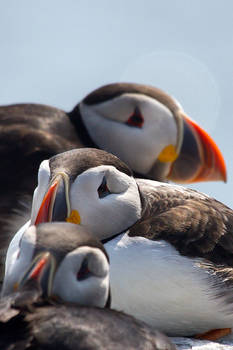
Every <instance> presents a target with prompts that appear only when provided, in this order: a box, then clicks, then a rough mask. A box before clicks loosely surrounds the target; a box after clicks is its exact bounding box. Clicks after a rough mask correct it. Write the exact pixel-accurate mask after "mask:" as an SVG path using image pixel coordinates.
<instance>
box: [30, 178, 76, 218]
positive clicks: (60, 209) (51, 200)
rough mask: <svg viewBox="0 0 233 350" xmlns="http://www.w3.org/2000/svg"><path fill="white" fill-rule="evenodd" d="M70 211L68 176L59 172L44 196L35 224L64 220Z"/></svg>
mask: <svg viewBox="0 0 233 350" xmlns="http://www.w3.org/2000/svg"><path fill="white" fill-rule="evenodd" d="M70 213H71V209H70V199H69V178H68V175H67V174H66V173H64V172H59V173H58V174H57V175H56V178H55V179H54V181H53V183H52V185H51V186H50V187H49V189H48V191H47V193H46V194H45V196H44V199H43V201H42V203H41V206H40V209H39V211H38V214H37V217H36V220H35V225H38V224H40V223H43V222H51V221H55V220H56V221H65V219H66V218H67V217H69V216H70Z"/></svg>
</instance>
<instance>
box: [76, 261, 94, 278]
mask: <svg viewBox="0 0 233 350" xmlns="http://www.w3.org/2000/svg"><path fill="white" fill-rule="evenodd" d="M90 276H91V272H90V270H89V268H88V261H87V259H84V260H83V262H82V265H81V267H80V269H79V271H78V273H77V280H79V281H83V280H85V279H86V278H88V277H90Z"/></svg>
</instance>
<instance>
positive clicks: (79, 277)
mask: <svg viewBox="0 0 233 350" xmlns="http://www.w3.org/2000/svg"><path fill="white" fill-rule="evenodd" d="M25 249H27V250H29V251H30V254H32V256H33V259H32V261H31V264H30V265H29V266H28V267H27V269H25V270H24V266H23V265H24V263H23V259H27V257H26V256H25ZM19 254H20V255H21V256H20V258H19V259H21V260H20V262H21V267H22V270H21V272H23V271H24V273H23V274H21V278H20V279H19V280H18V281H19V283H18V286H17V287H16V286H15V292H14V293H12V294H8V295H7V296H5V297H3V298H2V299H1V300H0V347H1V349H2V350H4V349H17V350H18V349H22V350H24V349H28V348H30V349H35V350H37V349H38V350H39V349H56V348H58V349H61V350H74V349H75V350H76V349H80V350H82V349H83V350H86V349H90V350H91V349H93V350H94V349H95V350H96V349H97V350H98V349H101V350H102V349H113V350H114V349H116V350H117V349H123V348H125V349H136V348H137V349H141V350H142V349H148V350H149V349H151V350H164V349H167V350H175V349H176V347H175V345H173V344H172V343H171V342H170V340H169V339H168V338H167V337H166V336H165V335H163V334H161V333H160V332H158V331H156V330H154V329H153V328H151V327H149V326H147V325H146V324H145V323H143V322H141V321H139V320H136V319H135V318H133V317H131V316H129V315H127V314H124V313H122V312H118V311H115V310H112V309H110V308H109V305H110V287H109V259H108V255H107V253H106V251H105V249H104V247H103V245H102V244H101V243H100V242H99V241H98V240H97V239H95V238H94V237H93V236H92V235H91V234H90V233H89V232H88V231H86V230H85V229H84V228H83V227H82V226H77V225H74V224H71V223H62V222H59V223H45V224H41V225H38V226H37V227H35V226H31V227H30V228H29V229H28V230H27V231H26V232H25V234H24V236H23V237H22V241H21V247H20V251H19ZM15 277H16V278H17V276H15ZM18 278H19V275H18Z"/></svg>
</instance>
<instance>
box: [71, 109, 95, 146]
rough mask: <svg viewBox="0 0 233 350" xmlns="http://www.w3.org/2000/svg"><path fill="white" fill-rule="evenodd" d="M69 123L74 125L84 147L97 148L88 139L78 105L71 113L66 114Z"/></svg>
mask: <svg viewBox="0 0 233 350" xmlns="http://www.w3.org/2000/svg"><path fill="white" fill-rule="evenodd" d="M67 115H68V117H69V119H70V121H71V123H72V124H73V125H74V127H75V130H76V132H77V134H78V137H79V138H80V140H81V142H82V143H83V145H84V146H85V147H91V148H99V147H98V145H96V144H95V143H94V142H93V140H92V139H91V138H90V136H89V134H88V131H87V128H86V127H85V124H84V122H83V120H82V115H81V113H80V109H79V105H77V106H76V107H75V108H74V109H73V110H72V111H71V112H69V113H67Z"/></svg>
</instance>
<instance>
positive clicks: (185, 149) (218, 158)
mask: <svg viewBox="0 0 233 350" xmlns="http://www.w3.org/2000/svg"><path fill="white" fill-rule="evenodd" d="M180 115H181V117H182V118H183V123H184V128H183V130H184V132H183V144H182V146H181V150H180V154H179V156H178V158H177V159H176V160H175V162H174V163H173V164H172V167H171V170H170V173H169V176H168V178H169V179H171V180H172V181H175V182H180V183H181V182H182V183H194V182H200V181H224V182H226V181H227V171H226V165H225V161H224V158H223V156H222V153H221V152H220V150H219V148H218V146H217V145H216V143H215V142H214V140H213V139H212V138H211V137H210V136H209V135H208V133H207V132H206V131H205V130H203V129H202V128H201V127H200V126H199V125H198V124H197V123H196V122H195V121H193V120H192V119H191V118H189V117H188V116H187V115H185V114H184V113H183V112H182V111H181V112H180Z"/></svg>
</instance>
